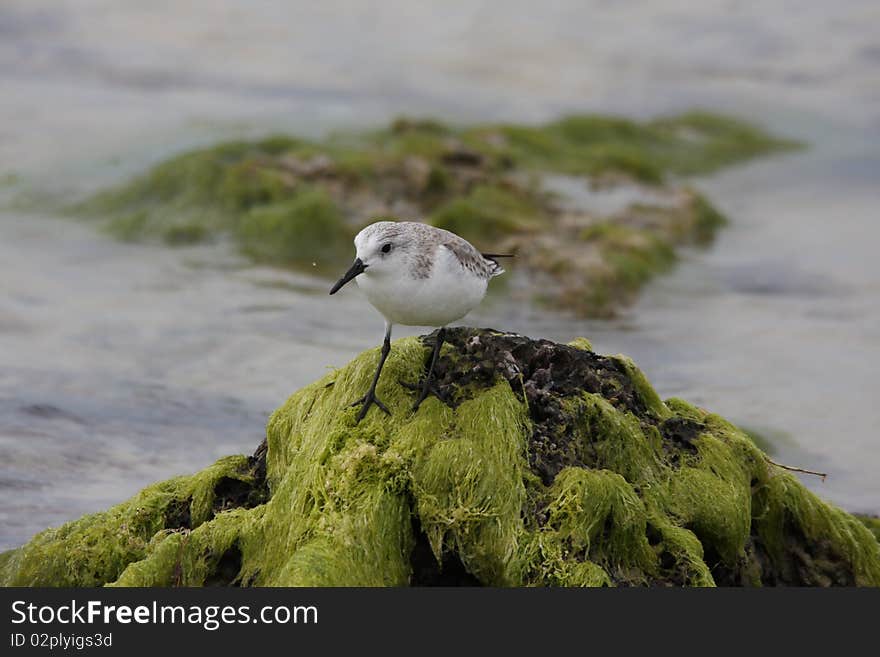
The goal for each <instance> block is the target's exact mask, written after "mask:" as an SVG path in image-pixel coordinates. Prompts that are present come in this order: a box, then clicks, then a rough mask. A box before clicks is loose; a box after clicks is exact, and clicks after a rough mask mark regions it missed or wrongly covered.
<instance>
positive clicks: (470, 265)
mask: <svg viewBox="0 0 880 657" xmlns="http://www.w3.org/2000/svg"><path fill="white" fill-rule="evenodd" d="M354 246H355V250H356V256H357V257H356V258H355V261H354V264H353V265H352V266H351V268H350V269H349V270H348V271H347V272H345V275H343V277H342V278H340V279H339V280H338V281H336V284H335V285H334V286H333V287H332V288H331V289H330V294H336V292H338V291H339V289H340V288H341V287H342V286H343V285H345V284H346V283H348V282H349V281H350V280H352V279H353V278H357V284H358V287H359V288H360V289H362V290H363V291H364V294H365V295H366V297H367V300H368V301H369V302H370V303H371V304H372V305H373V307H374V308H375V309H376V310H378V311H379V312H380V313H382V316H383V317H385V340H384V342H383V343H382V352H381V356H380V357H379V366H378V367H377V368H376V374H375V376H373V383H372V384H371V385H370V389H369V390H368V391H367V394H365V395H364V396H363V397H362V398H360V399H358V400H357V401H356V402H354V403H353V404H352V406H354V405H356V404H362V406H361V410H360V412H359V413H358V416H357V421H358V422H360V421H361V420H362V419H363V418H364V416H365V415H366V414H367V411H368V410H369V408H370V406H371V405H372V404H376V406H378V407H379V408H380V409H382V410H383V411H385V412H386V413H388V414H389V415H390V411H389V410H388V407H387V406H385V404H383V403H382V402H381V401H380V400H379V399H378V398H377V397H376V384H377V383H378V382H379V375H380V374H381V373H382V366H383V365H385V360H386V359H387V358H388V354H389V353H390V352H391V327H392V326H393V325H394V324H404V325H406V326H433V327H437V328H439V329H440V330H439V331H438V332H437V341H436V343H435V344H434V352H433V354H432V355H431V362H430V365H429V366H428V373H427V375H426V376H425V381H424V383H423V385H422V388H421V392H420V394H419V398H418V400H416V403H415V405H414V406H413V411H416V410H418V408H419V405H420V404H421V403H422V402H423V401H424V400H425V398H426V397H427V396H428V391H429V390H430V383H431V375H432V374H433V373H434V366H435V365H436V364H437V357H438V356H439V355H440V347H441V346H442V345H443V338H444V329H445V327H446V325H447V324H449V323H450V322H454V321H455V320H457V319H461V318H462V317H464V316H465V315H466V314H467V313H468V312H469V311H470V310H471V309H472V308H474V307H475V306H476V305H477V304H479V303H480V301H482V300H483V297H484V296H485V294H486V288H487V287H488V285H489V280H490V279H492V278H494V277H495V276H499V275H501V274H503V273H504V269H502V268H501V266H500V265H499V264H498V263H497V262H496V260H495V258H504V257H510V255H508V254H500V253H497V254H490V253H480V252H479V251H478V250H477V249H476V248H475V247H474V246H473V245H472V244H471V243H470V242H468V241H467V240H465V239H463V238H461V237H459V236H458V235H456V234H455V233H450V232H449V231H448V230H443V229H442V228H435V227H433V226H428V225H427V224H420V223H416V222H412V221H377V222H376V223H373V224H370V225H369V226H367V227H366V228H364V229H363V230H362V231H361V232H359V233H358V234H357V236H356V237H355V238H354Z"/></svg>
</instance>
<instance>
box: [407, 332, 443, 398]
mask: <svg viewBox="0 0 880 657" xmlns="http://www.w3.org/2000/svg"><path fill="white" fill-rule="evenodd" d="M445 337H446V327H445V326H444V327H442V328H441V329H440V330H439V331H437V342H436V343H435V344H434V353H433V354H432V355H431V365H430V366H429V367H428V374H427V376H425V382H424V383H423V384H422V392H421V393H420V394H419V399H418V401H417V402H416V403H415V406H413V411H417V410H419V406H421V404H422V402H423V401H425V399H426V398H427V396H428V393H429V392H430V391H431V377H432V376H433V375H434V366H435V365H436V364H437V359H438V358H439V357H440V347H442V346H443V339H444V338H445Z"/></svg>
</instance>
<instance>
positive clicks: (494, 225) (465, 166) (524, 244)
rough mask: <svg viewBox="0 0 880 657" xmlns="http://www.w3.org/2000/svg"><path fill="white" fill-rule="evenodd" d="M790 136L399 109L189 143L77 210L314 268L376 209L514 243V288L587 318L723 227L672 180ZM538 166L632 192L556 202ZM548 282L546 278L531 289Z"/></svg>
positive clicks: (680, 121) (501, 246)
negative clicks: (343, 122) (392, 114)
mask: <svg viewBox="0 0 880 657" xmlns="http://www.w3.org/2000/svg"><path fill="white" fill-rule="evenodd" d="M793 146H794V145H793V144H792V143H791V142H787V141H783V140H779V139H775V138H773V137H771V136H769V135H767V134H766V133H764V132H763V131H761V130H760V129H758V128H755V127H753V126H750V125H748V124H746V123H743V122H741V121H737V120H735V119H731V118H727V117H723V116H718V115H715V114H708V113H700V112H691V113H687V114H682V115H679V116H675V117H668V118H662V119H657V120H654V121H648V122H636V121H631V120H627V119H623V118H616V117H608V116H597V115H578V116H569V117H566V118H563V119H560V120H558V121H553V122H550V123H547V124H544V125H537V126H526V125H512V124H486V125H474V126H464V127H453V126H448V125H445V124H442V123H439V122H437V121H430V120H411V119H399V120H397V121H395V122H393V123H392V124H391V125H390V126H389V127H388V128H387V129H384V130H378V131H375V132H371V133H366V134H354V135H341V136H340V135H337V136H335V137H332V138H329V139H325V140H321V141H309V140H303V139H298V138H294V137H286V136H276V137H270V138H267V139H262V140H258V141H253V142H233V143H226V144H220V145H218V146H214V147H211V148H203V149H199V150H195V151H191V152H188V153H184V154H181V155H178V156H177V157H174V158H171V159H170V160H167V161H166V162H163V163H161V164H159V165H157V166H156V167H154V168H153V169H151V170H150V171H149V172H147V173H146V174H144V175H143V176H141V177H139V178H137V179H135V180H133V181H131V182H129V183H127V184H124V185H121V186H119V187H117V188H114V189H110V190H107V191H105V192H102V193H100V194H98V195H96V196H94V197H93V198H91V199H89V200H87V201H85V202H83V203H81V204H79V205H78V206H77V208H76V211H77V212H78V213H79V214H81V215H84V216H87V217H94V216H97V217H100V218H102V219H103V220H104V221H105V222H106V226H107V228H108V230H110V231H111V232H112V233H113V234H115V235H117V236H118V237H120V238H122V239H127V240H142V239H159V240H162V241H165V242H167V243H171V244H190V243H194V242H200V241H204V240H210V239H216V238H218V237H224V238H226V237H231V238H232V239H233V240H234V241H235V243H236V244H237V245H238V246H239V248H240V249H241V250H242V251H243V252H244V253H245V254H247V255H248V256H250V257H252V258H253V259H254V260H256V261H258V262H264V263H271V264H279V265H286V266H293V267H299V268H302V269H305V270H307V271H310V272H318V273H327V272H334V273H335V271H336V270H338V269H339V267H341V266H343V265H344V264H347V262H348V261H349V260H350V259H351V240H352V238H353V237H354V235H355V234H356V233H357V231H358V230H359V229H360V228H362V227H363V226H365V225H366V224H368V223H370V222H371V221H375V220H376V218H378V217H394V218H398V219H405V220H418V221H427V222H429V223H431V224H433V225H435V226H439V227H441V228H446V229H448V230H452V231H453V232H456V233H458V234H460V235H462V236H463V237H465V238H466V239H469V240H471V241H472V242H474V244H476V245H477V246H478V247H480V248H482V249H483V250H486V251H489V252H493V253H498V252H501V251H506V250H513V251H518V252H519V253H520V256H521V259H520V260H519V267H518V269H520V270H521V271H525V272H527V273H529V274H530V275H531V276H529V277H528V278H529V279H531V280H533V281H535V282H536V283H537V284H536V285H533V286H532V288H531V289H528V290H527V294H528V295H530V296H533V297H539V299H540V300H541V301H543V302H546V303H548V304H549V305H551V306H556V307H560V308H565V309H567V310H573V311H574V312H577V313H579V314H581V315H596V316H601V315H609V314H612V313H613V312H614V310H615V309H616V308H617V307H618V306H620V305H622V304H625V303H627V302H628V301H631V300H632V299H633V298H634V297H635V294H636V292H637V291H638V289H639V288H640V287H641V286H642V285H643V284H644V283H645V282H646V281H648V280H649V279H650V278H651V277H653V276H654V275H656V274H657V273H658V272H661V271H663V270H664V269H666V268H668V267H669V266H670V264H671V263H672V262H674V260H675V254H676V251H675V248H676V247H678V246H680V245H683V244H689V243H705V242H707V241H709V240H710V239H711V238H712V236H713V234H714V232H715V231H716V230H717V228H718V227H719V226H720V225H722V223H723V217H722V216H721V215H720V214H719V213H718V212H717V211H716V210H715V209H714V208H713V207H712V206H711V204H710V203H709V202H708V201H707V200H706V199H705V198H703V197H702V196H701V195H700V194H698V193H697V192H695V191H694V190H691V189H688V188H687V187H684V186H682V185H681V184H680V183H678V184H674V183H670V177H671V176H676V175H690V174H696V173H708V172H711V171H714V170H716V169H719V168H721V167H723V166H727V165H730V164H733V163H736V162H741V161H744V160H747V159H749V158H753V157H757V156H760V155H765V154H767V153H771V152H774V151H779V150H786V149H790V148H792V147H793ZM548 177H553V178H554V180H556V181H557V183H558V182H559V181H562V183H563V186H565V185H566V184H567V185H568V186H569V188H571V187H574V188H576V189H581V190H582V193H583V192H586V190H587V187H586V186H587V185H589V186H590V187H592V188H593V191H592V192H588V193H602V192H601V191H599V192H597V191H596V190H608V189H609V188H614V189H619V188H621V187H624V188H625V189H623V190H622V191H623V195H622V196H623V198H630V199H632V200H631V201H630V202H629V203H628V204H626V205H625V206H623V207H620V208H617V209H615V210H608V211H606V212H604V213H596V212H593V211H591V210H590V208H588V207H579V206H577V205H576V204H575V205H572V204H571V203H569V202H568V201H567V200H566V199H565V198H562V197H560V192H559V190H558V189H557V188H555V187H553V185H548V184H545V183H546V182H547V178H548ZM566 181H567V182H566ZM562 196H565V194H564V193H563V194H562ZM568 200H570V199H568ZM582 205H583V204H582ZM547 277H549V278H551V279H552V280H553V284H552V285H540V280H539V279H540V278H544V279H546V278H547ZM551 291H552V292H551Z"/></svg>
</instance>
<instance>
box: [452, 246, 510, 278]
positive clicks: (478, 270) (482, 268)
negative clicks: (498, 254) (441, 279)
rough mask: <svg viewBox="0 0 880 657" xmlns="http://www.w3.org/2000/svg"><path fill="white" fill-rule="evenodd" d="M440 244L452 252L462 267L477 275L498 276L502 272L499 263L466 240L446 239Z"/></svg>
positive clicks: (502, 269)
mask: <svg viewBox="0 0 880 657" xmlns="http://www.w3.org/2000/svg"><path fill="white" fill-rule="evenodd" d="M442 246H444V247H445V248H447V249H449V251H451V252H452V254H453V255H454V256H455V257H456V259H457V260H458V262H459V264H460V265H461V266H462V267H463V268H464V269H466V270H468V271H470V272H473V273H474V274H476V275H478V276H485V277H486V278H492V277H493V276H500V275H501V274H503V273H504V268H503V267H501V265H499V264H498V263H497V262H495V261H494V260H493V259H492V258H489V257H486V256H484V255H483V254H482V253H480V252H479V251H477V249H475V248H474V246H473V245H472V244H471V243H470V242H468V241H466V240H463V239H456V240H447V241H445V242H443V244H442Z"/></svg>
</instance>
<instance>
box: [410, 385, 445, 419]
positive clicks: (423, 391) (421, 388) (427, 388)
mask: <svg viewBox="0 0 880 657" xmlns="http://www.w3.org/2000/svg"><path fill="white" fill-rule="evenodd" d="M399 383H400V385H402V386H403V387H404V388H406V389H407V390H412V391H413V392H417V393H419V398H418V399H417V400H416V403H415V404H413V407H412V410H413V412H415V411H417V410H419V406H421V405H422V402H423V401H425V399H427V398H428V395H434V396H435V397H436V398H437V399H439V400H440V401H441V402H443V403H444V404H445V403H447V400H446V395H444V394H443V393H442V392H440V389H439V388H438V387H437V384H436V383H435V382H434V380H433V379H431V380H430V381H427V382H426V381H424V380H422V381H420V382H418V383H409V382H408V381H399Z"/></svg>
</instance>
